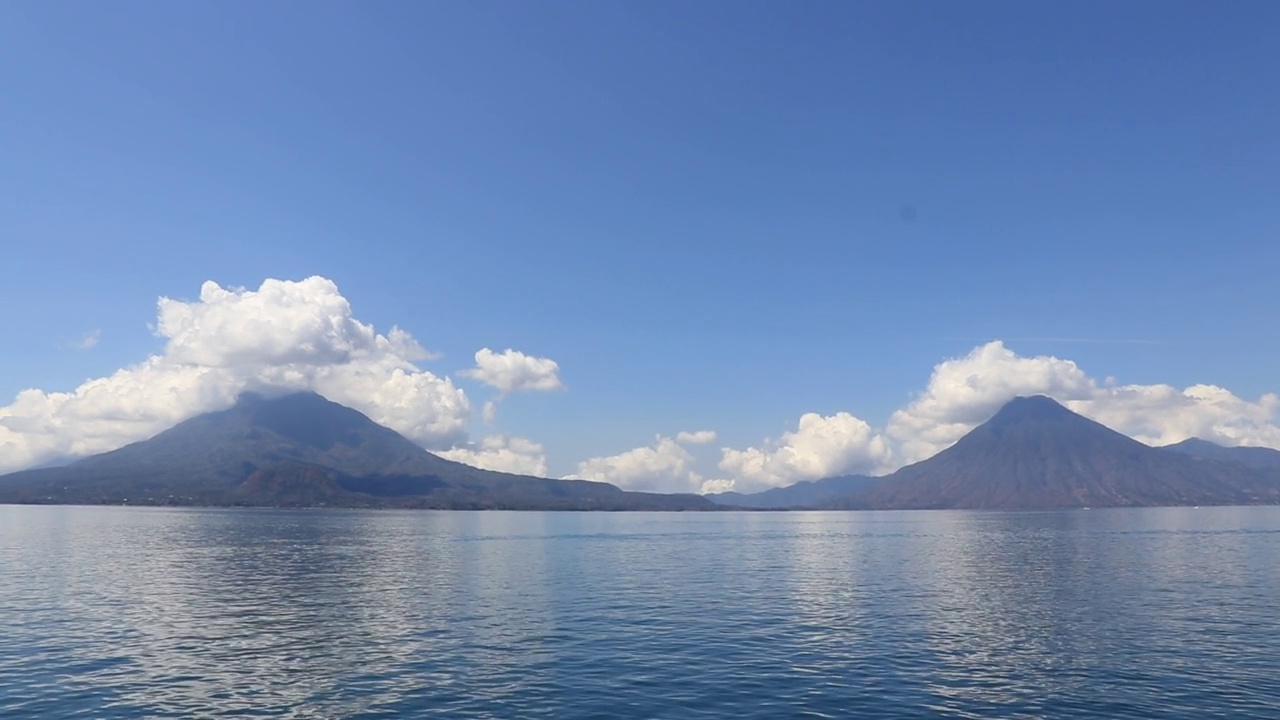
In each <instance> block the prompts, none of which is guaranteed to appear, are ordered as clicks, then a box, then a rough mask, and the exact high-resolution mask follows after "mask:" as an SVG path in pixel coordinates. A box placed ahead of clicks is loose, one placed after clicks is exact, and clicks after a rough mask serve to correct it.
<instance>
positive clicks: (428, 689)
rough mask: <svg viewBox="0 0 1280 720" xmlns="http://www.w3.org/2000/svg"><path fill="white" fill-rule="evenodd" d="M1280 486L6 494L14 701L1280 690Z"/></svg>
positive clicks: (1231, 695) (394, 704)
mask: <svg viewBox="0 0 1280 720" xmlns="http://www.w3.org/2000/svg"><path fill="white" fill-rule="evenodd" d="M1277 591H1280V509H1276V508H1215V509H1207V508H1206V509H1200V510H1193V509H1171V510H1166V509H1159V510H1108V511H1090V512H1062V513H966V512H919V513H787V514H783V513H714V514H643V513H640V514H580V513H442V512H403V513H397V512H362V511H267V510H171V509H133V508H128V509H126V508H38V507H33V508H20V507H0V637H3V638H4V641H3V642H2V643H0V717H48V718H56V717H95V718H97V717H192V716H208V715H219V714H221V715H231V716H243V715H247V714H261V715H269V716H277V717H374V716H380V715H381V716H410V717H421V716H438V717H503V718H534V717H547V718H550V717H555V718H591V717H601V716H609V717H636V718H650V717H653V718H698V717H744V718H751V717H759V718H774V717H800V716H806V715H808V716H812V717H851V716H856V717H885V718H890V717H893V718H897V717H1028V718H1030V717H1081V718H1084V717H1115V718H1125V717H1131V718H1138V717H1142V718H1149V717H1163V718H1201V717H1206V716H1210V715H1215V714H1217V715H1220V716H1230V717H1258V718H1274V717H1280V684H1278V683H1276V682H1275V681H1274V679H1273V675H1274V674H1275V672H1276V667H1277V664H1278V663H1280V616H1278V614H1277V612H1276V600H1275V598H1276V597H1278V596H1280V595H1277Z"/></svg>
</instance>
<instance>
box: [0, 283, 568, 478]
mask: <svg viewBox="0 0 1280 720" xmlns="http://www.w3.org/2000/svg"><path fill="white" fill-rule="evenodd" d="M155 332H156V335H157V336H159V337H161V338H164V339H165V346H164V349H163V351H162V352H160V353H158V354H155V355H152V356H151V357H148V358H147V359H145V360H143V361H142V362H140V363H138V364H136V365H132V366H129V367H126V368H123V369H121V370H117V371H116V372H114V373H112V374H110V375H108V376H106V377H101V378H96V379H93V380H88V381H86V382H84V383H83V384H81V385H80V386H79V387H77V388H76V389H74V390H72V391H69V392H47V391H43V390H37V389H30V390H24V391H22V392H21V393H19V394H18V396H17V397H16V398H15V400H14V402H13V403H12V404H10V405H8V406H7V407H0V471H6V470H15V469H18V468H21V467H26V466H29V465H32V464H36V463H39V462H42V461H44V460H46V459H48V458H53V457H61V456H78V455H86V454H91V453H97V452H103V451H106V450H111V449H114V448H116V447H120V446H122V445H124V444H127V443H130V442H134V441H137V440H142V439H145V438H147V437H150V436H152V435H154V434H156V433H157V432H160V431H161V430H164V429H165V428H168V427H170V426H172V425H174V424H176V423H178V422H180V421H182V420H184V419H186V418H189V417H192V416H194V415H197V414H200V413H204V412H208V411H212V410H220V409H224V408H227V407H230V406H231V405H232V403H233V402H234V401H235V398H236V396H237V395H238V394H239V393H241V392H243V391H246V390H254V391H260V392H266V393H279V392H289V391H299V390H313V391H315V392H318V393H320V394H322V395H324V396H325V397H327V398H329V399H331V400H333V401H334V402H338V403H341V404H343V405H347V406H349V407H353V408H355V409H357V410H360V411H361V412H363V413H365V414H366V415H368V416H369V417H370V418H372V419H373V420H374V421H375V422H378V423H380V424H383V425H386V426H388V427H391V428H393V429H395V430H397V431H399V432H400V433H402V434H404V435H406V436H407V437H409V438H410V439H412V440H414V441H416V442H418V443H420V444H422V445H424V446H426V447H428V448H436V449H439V448H448V447H450V446H452V445H454V444H456V443H459V442H461V441H463V440H464V439H465V436H466V427H467V424H468V423H469V422H470V420H471V413H472V407H471V401H470V399H469V398H468V397H467V395H466V393H465V392H463V390H461V389H460V388H458V387H456V386H455V385H454V383H453V381H452V380H451V379H450V378H448V377H442V376H439V375H436V374H435V373H432V372H430V371H428V370H425V369H423V368H422V367H420V363H421V362H423V361H425V360H429V359H431V358H432V355H431V354H430V353H428V352H427V351H425V350H424V349H423V348H422V346H420V345H419V344H418V343H417V342H416V341H415V340H414V339H413V337H411V336H410V335H409V334H408V333H406V332H404V331H403V330H400V329H399V328H394V327H393V328H391V330H389V331H388V332H386V333H379V332H377V331H376V330H375V329H374V328H373V326H372V325H369V324H367V323H363V322H361V321H360V320H358V319H357V318H356V317H355V316H354V314H353V312H352V309H351V305H350V303H349V302H348V301H347V299H346V298H345V297H343V295H342V294H341V293H340V292H339V291H338V288H337V286H336V285H335V284H334V283H333V281H331V280H329V279H326V278H323V277H310V278H306V279H304V280H300V281H289V280H273V279H268V280H265V281H263V282H262V284H261V286H260V287H258V288H257V289H256V290H250V289H245V288H225V287H222V286H220V285H218V284H217V283H215V282H206V283H204V285H203V286H202V287H201V288H200V296H199V298H198V299H196V300H180V299H174V298H167V297H166V298H161V299H160V300H159V302H158V317H157V320H156V324H155ZM485 353H487V354H485ZM482 357H483V359H484V360H483V362H481V364H480V369H481V370H483V371H484V372H485V378H487V380H486V382H488V381H489V380H492V381H493V383H491V384H495V383H496V385H495V386H498V387H500V389H504V390H514V389H525V388H529V387H533V388H538V389H543V388H546V387H548V386H550V385H555V386H559V379H558V377H557V376H556V371H557V366H556V364H555V362H554V361H551V360H549V359H546V358H530V357H529V356H526V355H524V354H522V353H519V352H516V351H514V350H508V351H507V352H506V353H503V354H501V355H498V354H494V353H489V351H487V350H485V351H482V353H478V354H477V361H478V362H480V361H481V358H482ZM483 449H484V448H482V450H483ZM488 452H489V453H490V455H492V454H494V453H495V452H496V450H495V449H492V448H490V449H489V450H488ZM494 462H496V461H494Z"/></svg>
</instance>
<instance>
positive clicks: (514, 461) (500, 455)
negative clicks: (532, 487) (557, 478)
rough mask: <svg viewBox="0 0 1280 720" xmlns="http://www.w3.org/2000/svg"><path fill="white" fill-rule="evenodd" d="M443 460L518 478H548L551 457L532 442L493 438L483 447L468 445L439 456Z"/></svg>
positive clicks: (539, 445)
mask: <svg viewBox="0 0 1280 720" xmlns="http://www.w3.org/2000/svg"><path fill="white" fill-rule="evenodd" d="M436 454H437V455H439V456H440V457H443V458H445V459H448V460H453V461H455V462H460V463H465V464H467V465H471V466H472V467H478V468H483V469H485V470H496V471H498V472H506V473H514V474H516V475H535V476H537V477H545V476H546V475H547V455H546V452H545V451H544V450H543V448H542V445H541V444H539V443H536V442H534V441H532V440H529V439H526V438H520V437H507V436H506V435H490V436H489V437H486V438H484V439H483V440H481V441H480V444H479V445H468V446H464V447H456V448H452V449H450V450H444V451H441V452H438V453H436Z"/></svg>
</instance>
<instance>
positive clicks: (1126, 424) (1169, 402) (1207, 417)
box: [1068, 385, 1280, 448]
mask: <svg viewBox="0 0 1280 720" xmlns="http://www.w3.org/2000/svg"><path fill="white" fill-rule="evenodd" d="M1068 405H1069V406H1070V407H1071V409H1073V410H1075V411H1076V412H1078V413H1080V414H1082V415H1086V416H1088V417H1090V418H1093V419H1094V420H1097V421H1098V422H1100V423H1102V424H1103V425H1106V426H1108V427H1110V428H1113V429H1115V430H1119V431H1120V432H1122V433H1125V434H1126V435H1129V436H1130V437H1132V438H1134V439H1136V440H1140V441H1142V442H1144V443H1147V444H1148V445H1168V444H1170V443H1175V442H1179V441H1182V440H1186V439H1187V438H1190V437H1198V438H1201V439H1203V440H1209V441H1211V442H1215V443H1218V444H1220V445H1226V446H1237V445H1253V446H1261V447H1270V448H1280V395H1276V394H1274V393H1268V394H1266V395H1263V396H1262V397H1261V398H1259V399H1258V400H1257V401H1256V402H1251V401H1249V400H1245V399H1243V398H1240V397H1237V396H1236V395H1235V394H1234V393H1232V392H1231V391H1229V390H1226V389H1224V388H1220V387H1217V386H1215V385H1192V386H1191V387H1188V388H1185V389H1183V390H1179V389H1177V388H1175V387H1172V386H1170V385H1123V386H1116V387H1105V388H1102V389H1101V390H1099V392H1098V393H1097V394H1096V396H1095V397H1093V398H1090V399H1088V400H1082V401H1076V402H1071V403H1068Z"/></svg>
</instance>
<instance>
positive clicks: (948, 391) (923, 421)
mask: <svg viewBox="0 0 1280 720" xmlns="http://www.w3.org/2000/svg"><path fill="white" fill-rule="evenodd" d="M1096 391H1097V384H1096V383H1095V382H1094V381H1093V380H1091V379H1090V378H1089V377H1088V376H1087V375H1085V373H1084V371H1083V370H1081V369H1080V368H1079V367H1078V366H1077V365H1076V364H1075V363H1074V362H1071V361H1070V360H1061V359H1058V358H1056V357H1051V356H1039V357H1032V358H1027V357H1021V356H1019V355H1017V354H1016V353H1014V352H1013V351H1012V350H1010V349H1008V348H1006V347H1005V346H1004V343H1002V342H1000V341H994V342H990V343H987V344H985V345H981V346H979V347H977V348H974V350H973V351H972V352H970V353H969V354H968V355H966V356H965V357H962V358H953V359H950V360H946V361H944V362H941V363H939V364H938V365H937V366H935V367H934V369H933V375H932V376H931V377H930V378H929V384H928V386H927V387H926V388H925V390H924V392H923V393H921V394H920V395H919V396H918V397H916V399H915V400H913V401H912V402H911V403H910V404H908V405H907V406H906V407H905V408H903V409H901V410H898V411H897V412H895V413H893V415H892V416H891V417H890V418H889V424H888V427H887V434H888V436H889V437H890V438H892V439H893V440H894V441H895V442H896V443H898V444H899V453H900V457H901V459H902V460H903V461H904V462H908V463H911V462H916V461H918V460H923V459H925V458H927V457H930V456H932V455H933V454H934V453H936V452H938V451H939V450H943V449H945V448H947V447H950V446H951V445H952V444H953V443H955V441H956V440H959V439H960V438H961V437H962V436H964V434H965V433H967V432H969V431H970V430H972V429H973V428H974V427H976V426H977V425H979V424H981V423H983V422H985V421H986V420H987V419H988V418H990V417H991V416H992V415H994V414H995V412H996V411H997V410H999V409H1000V406H1002V405H1004V404H1005V403H1007V402H1008V401H1010V400H1012V399H1013V398H1015V397H1017V396H1019V395H1049V396H1051V397H1053V398H1056V399H1057V400H1059V401H1070V400H1083V399H1087V398H1089V397H1092V396H1093V394H1094V393H1095V392H1096Z"/></svg>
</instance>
